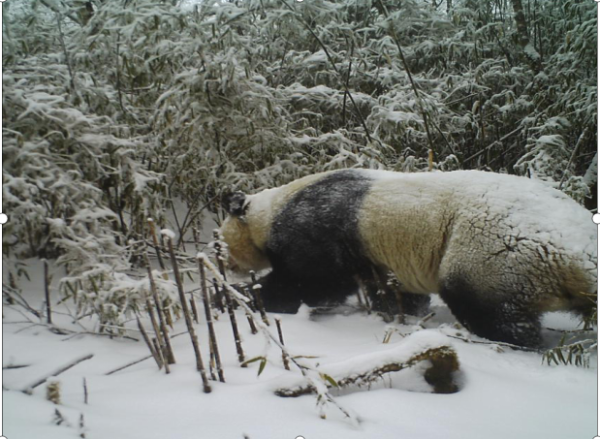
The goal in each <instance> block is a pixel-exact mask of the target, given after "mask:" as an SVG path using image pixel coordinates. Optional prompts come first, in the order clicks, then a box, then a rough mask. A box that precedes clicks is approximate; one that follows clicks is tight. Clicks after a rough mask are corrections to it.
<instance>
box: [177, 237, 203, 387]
mask: <svg viewBox="0 0 600 439" xmlns="http://www.w3.org/2000/svg"><path fill="white" fill-rule="evenodd" d="M167 245H168V248H169V255H170V256H171V264H172V265H173V275H174V276H175V283H176V284H177V291H178V292H179V301H180V302H181V310H182V312H183V316H184V318H185V324H186V326H187V329H188V333H189V334H190V339H191V341H192V346H193V347H194V354H195V355H196V369H197V370H198V372H200V376H201V377H202V383H203V386H204V393H210V392H211V390H212V389H211V387H210V384H209V382H208V377H207V376H206V370H205V369H204V364H203V362H202V354H201V353H200V344H199V342H198V337H197V336H196V331H195V330H194V325H193V323H192V318H191V317H190V311H189V309H188V306H187V302H186V300H185V293H184V291H183V283H182V281H181V275H180V273H179V265H178V264H177V258H176V257H175V249H174V248H173V240H172V239H171V238H170V237H167Z"/></svg>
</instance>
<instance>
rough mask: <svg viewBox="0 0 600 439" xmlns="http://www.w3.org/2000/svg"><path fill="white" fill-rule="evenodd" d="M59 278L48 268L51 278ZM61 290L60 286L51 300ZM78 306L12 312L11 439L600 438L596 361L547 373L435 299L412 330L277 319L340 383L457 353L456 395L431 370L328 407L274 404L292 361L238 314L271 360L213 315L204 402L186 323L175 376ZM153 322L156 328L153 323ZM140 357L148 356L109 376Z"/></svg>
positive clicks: (298, 380)
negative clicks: (215, 359) (436, 387)
mask: <svg viewBox="0 0 600 439" xmlns="http://www.w3.org/2000/svg"><path fill="white" fill-rule="evenodd" d="M5 268H6V267H5ZM6 271H7V270H6V269H5V272H6ZM27 271H28V273H29V274H30V280H20V281H19V287H20V289H21V290H22V293H21V295H22V298H21V299H22V300H25V301H27V303H28V305H29V306H30V307H31V308H33V309H35V310H38V311H39V312H40V315H43V310H44V309H45V308H44V306H45V305H44V303H43V296H44V295H43V294H42V291H43V290H44V280H43V278H44V276H43V272H44V270H43V264H42V263H41V262H40V261H38V260H31V261H28V264H27ZM60 271H61V269H60V268H56V267H53V266H52V265H51V266H50V272H51V274H54V276H55V277H58V276H59V275H60ZM155 273H157V274H158V271H156V270H155ZM188 284H189V285H188ZM188 284H186V287H189V289H190V290H193V288H192V286H191V285H192V283H191V282H188ZM55 293H56V292H55V291H54V290H53V288H52V284H51V289H50V294H51V297H53V299H52V302H54V303H55V302H57V301H58V300H57V298H56V296H55ZM352 302H353V301H352V299H350V303H352ZM199 307H201V304H199ZM69 308H70V304H69V303H66V302H64V303H62V304H60V305H54V307H53V311H52V317H53V324H52V325H46V324H44V322H45V317H40V318H39V319H36V318H35V317H34V316H33V315H32V314H31V313H29V312H27V311H26V310H24V309H23V307H21V306H19V305H5V306H4V313H3V317H4V322H3V335H4V337H3V338H4V356H3V378H4V380H3V404H4V407H3V415H4V416H3V427H4V429H3V434H4V436H6V437H7V438H9V439H14V438H47V439H63V438H77V437H85V438H99V439H100V438H131V439H135V438H140V439H142V438H144V439H148V438H164V437H172V438H180V439H186V438H211V439H212V438H215V439H217V438H218V439H229V438H231V439H243V438H251V439H259V438H297V437H299V436H301V437H304V438H306V439H320V438H336V437H340V438H341V437H344V438H378V439H387V438H389V439H396V438H399V437H409V438H418V439H430V438H431V439H434V438H435V439H437V438H439V437H444V438H448V439H454V438H456V439H470V438H473V439H476V438H477V439H479V438H481V437H486V438H488V439H496V438H497V439H505V438H528V439H529V438H532V439H533V438H544V439H565V438H591V437H594V435H595V432H596V382H597V381H596V372H597V357H596V355H593V356H592V357H591V358H589V367H588V368H585V367H576V366H574V365H569V366H565V365H548V364H545V363H544V361H543V357H542V355H541V354H539V353H534V352H525V351H517V350H512V349H510V348H508V347H503V346H500V345H498V344H493V343H489V342H487V341H486V340H483V339H479V338H477V337H475V336H471V335H470V334H469V333H468V332H467V331H466V330H464V329H461V328H458V327H457V325H456V324H455V320H454V318H453V317H452V315H451V314H450V313H449V311H448V309H447V308H446V307H445V305H443V304H442V302H441V301H440V300H438V299H437V297H435V296H434V300H433V306H432V309H433V311H435V313H436V314H435V316H434V317H433V318H432V319H430V320H428V321H426V322H419V321H418V320H417V319H416V318H410V317H409V318H408V319H407V321H406V322H405V324H397V323H385V322H384V321H383V320H382V319H381V318H380V317H379V316H376V315H368V314H366V313H363V312H354V311H352V310H353V307H351V306H347V307H342V308H340V310H338V313H335V314H331V313H329V314H323V315H312V316H311V313H310V310H309V309H308V308H306V307H303V308H301V309H300V311H299V313H298V314H296V315H280V316H275V315H269V316H268V317H269V321H270V322H271V326H270V327H268V330H269V331H271V332H272V334H273V335H274V336H275V337H276V336H277V332H276V329H275V325H274V319H275V318H280V320H281V327H282V332H283V337H284V342H285V346H286V347H287V350H288V352H289V353H290V355H292V356H294V357H295V358H296V361H297V362H298V363H299V364H302V365H305V366H307V367H309V368H310V369H311V370H317V371H319V372H320V373H321V374H323V375H326V376H328V377H332V378H333V379H335V380H337V379H339V378H340V377H343V376H351V375H352V374H357V373H360V372H361V371H363V370H365V368H366V369H369V368H373V367H376V366H377V365H379V364H384V363H385V362H386V360H388V359H392V360H397V361H403V359H404V360H406V359H408V358H409V357H410V356H412V355H414V354H415V353H419V352H422V351H424V350H426V349H427V348H430V347H437V346H442V345H443V346H449V347H451V348H452V349H454V350H455V352H456V354H457V356H458V360H459V366H460V369H459V371H458V372H456V373H455V377H454V380H455V382H456V384H457V385H458V388H459V390H458V392H456V393H452V394H435V393H433V392H432V388H431V386H430V385H429V384H428V383H427V382H426V381H425V380H424V378H423V371H424V369H425V368H426V367H427V361H423V362H421V363H418V364H416V365H414V366H413V367H410V368H407V369H405V370H402V371H400V372H394V373H390V374H386V375H384V376H383V377H382V379H381V380H379V381H377V382H374V383H371V384H370V385H363V386H354V387H353V386H348V387H346V388H344V389H335V388H333V389H332V390H331V391H330V396H331V397H332V401H330V402H327V403H325V404H320V403H318V401H317V398H316V396H315V395H314V394H313V395H311V394H307V395H303V396H300V397H297V398H283V397H280V396H277V395H276V394H275V391H277V390H278V389H281V388H293V387H295V386H298V385H301V384H302V382H303V380H304V379H305V378H304V377H303V375H302V373H301V372H300V370H299V369H298V368H297V367H296V366H295V365H294V364H292V365H291V367H290V369H291V370H289V371H288V370H286V369H285V368H284V366H283V361H282V355H281V350H280V349H279V347H277V345H276V344H274V343H273V341H272V340H271V341H268V340H269V339H268V338H267V337H265V336H264V334H263V333H261V332H259V333H258V334H252V333H251V331H250V328H249V325H248V324H247V319H246V316H245V313H244V311H243V310H241V309H238V310H237V311H236V317H237V322H238V326H239V331H240V335H241V339H242V347H243V350H244V354H245V358H246V359H247V360H248V359H253V358H257V357H262V358H266V359H267V362H266V363H264V364H261V363H263V362H262V361H254V362H251V363H250V364H248V365H247V367H241V366H240V363H239V360H238V354H237V352H236V347H235V343H234V338H233V335H232V331H231V325H230V322H229V318H228V315H227V313H225V314H219V313H216V314H217V315H218V320H216V321H215V322H214V327H215V332H216V336H217V339H218V342H219V348H220V354H221V361H222V365H223V373H224V378H225V383H221V382H218V381H210V386H211V388H212V391H211V393H204V392H203V385H202V380H201V376H200V374H199V372H198V371H197V370H196V359H195V356H194V351H193V349H192V345H191V342H190V337H189V336H188V334H187V331H186V327H185V323H184V321H183V318H182V319H180V320H178V321H176V322H175V324H174V327H173V329H172V331H171V334H172V340H171V342H172V347H173V351H174V355H175V358H176V364H173V365H171V366H170V373H169V374H166V373H165V370H164V368H163V369H162V370H159V369H158V367H157V364H156V363H155V362H154V360H153V359H152V358H147V357H148V348H147V346H146V345H145V344H144V342H143V341H142V340H141V336H140V334H139V332H138V331H137V327H136V325H135V324H133V323H132V324H130V325H128V327H129V328H130V330H129V331H128V332H127V336H128V337H126V338H120V339H110V338H109V337H102V336H99V335H95V334H91V332H93V331H94V325H93V322H90V321H79V322H75V323H74V322H73V318H72V317H71V316H70V315H71V313H72V312H71V311H70V309H69ZM201 311H202V310H201ZM199 314H200V318H199V323H194V327H195V330H196V333H197V335H198V337H199V344H200V349H201V353H202V355H203V357H204V359H205V363H206V362H207V361H206V359H207V358H208V345H209V340H208V331H207V330H206V319H205V318H204V313H203V312H200V313H199ZM419 323H420V324H419ZM144 324H145V327H146V328H148V327H150V322H149V321H145V322H144ZM543 324H544V327H545V328H548V329H546V330H545V331H544V335H545V337H546V340H547V342H548V344H549V345H552V344H556V343H558V341H559V339H560V336H561V335H560V334H561V333H560V330H562V329H575V328H576V327H577V326H578V324H579V322H578V321H577V320H576V319H573V318H571V317H570V316H569V315H567V314H561V313H553V314H549V315H547V316H546V317H545V318H544V321H543ZM58 328H60V330H58ZM86 328H88V329H89V332H90V334H86ZM550 328H551V329H550ZM134 339H135V340H138V341H135V340H134ZM83 358H87V359H86V360H84V361H81V362H79V363H77V364H76V365H74V366H73V367H71V368H70V369H68V370H66V371H64V372H62V373H59V374H58V375H57V376H52V375H53V374H56V373H57V372H59V371H60V370H61V369H63V368H64V366H67V365H69V364H72V363H73V362H74V361H76V360H80V359H83ZM142 358H147V359H146V360H144V361H141V362H139V363H136V364H134V365H131V366H129V367H126V368H124V369H122V370H120V371H117V372H114V373H111V374H110V375H108V373H109V372H111V371H114V370H115V369H118V368H120V367H122V366H125V365H128V364H130V363H132V362H135V361H137V360H140V359H142ZM261 368H264V369H263V370H262V373H260V375H259V369H261ZM46 377H47V380H46V382H44V383H43V384H41V385H39V386H36V387H35V388H33V390H32V391H31V390H30V391H29V392H26V391H27V389H31V387H32V386H33V385H35V384H36V382H38V381H39V380H40V379H43V378H46ZM55 383H58V385H56V384H55ZM53 386H54V387H58V389H59V390H58V391H57V392H58V399H59V401H58V404H55V403H53V402H51V401H50V400H48V396H49V394H50V391H49V390H48V389H49V388H50V389H51V388H53Z"/></svg>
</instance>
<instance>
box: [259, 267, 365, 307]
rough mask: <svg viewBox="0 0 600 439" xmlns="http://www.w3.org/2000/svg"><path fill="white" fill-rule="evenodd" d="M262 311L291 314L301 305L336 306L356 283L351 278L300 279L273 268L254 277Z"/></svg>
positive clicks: (351, 290)
mask: <svg viewBox="0 0 600 439" xmlns="http://www.w3.org/2000/svg"><path fill="white" fill-rule="evenodd" d="M257 283H258V284H260V285H261V286H262V288H261V295H262V299H263V303H264V305H265V310H266V311H268V312H277V313H285V314H294V313H296V312H297V311H298V308H300V305H301V304H303V303H304V304H306V305H308V306H310V307H317V306H333V305H339V304H341V303H343V302H344V300H345V299H346V298H347V297H348V296H349V295H350V294H351V293H353V292H356V290H357V288H358V285H357V284H356V282H355V281H354V279H352V278H350V277H340V278H336V279H333V280H332V279H312V278H308V279H301V278H298V277H296V276H293V275H291V274H289V273H287V272H281V271H278V270H273V271H271V272H270V273H268V274H267V275H266V276H264V277H262V278H260V279H258V280H257Z"/></svg>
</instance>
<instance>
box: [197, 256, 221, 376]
mask: <svg viewBox="0 0 600 439" xmlns="http://www.w3.org/2000/svg"><path fill="white" fill-rule="evenodd" d="M198 270H199V271H200V288H201V290H202V301H203V302H204V313H205V315H206V325H207V326H208V339H209V341H210V348H211V352H212V355H213V357H214V360H215V366H216V369H217V374H218V376H219V381H221V382H222V383H224V382H225V377H224V375H223V367H222V366H221V355H220V354H219V345H218V343H217V335H216V333H215V328H214V324H213V318H212V312H211V308H210V300H209V297H208V288H207V285H206V271H205V270H204V264H203V263H202V260H201V259H200V258H198Z"/></svg>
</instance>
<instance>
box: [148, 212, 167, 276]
mask: <svg viewBox="0 0 600 439" xmlns="http://www.w3.org/2000/svg"><path fill="white" fill-rule="evenodd" d="M148 226H150V235H151V236H152V243H153V244H154V250H155V251H156V257H157V258H158V265H160V269H161V270H162V276H163V278H164V279H165V280H168V279H169V275H168V274H167V269H166V267H165V262H164V261H163V258H162V256H161V254H160V244H159V242H158V237H157V236H156V227H155V225H154V220H153V219H152V218H148Z"/></svg>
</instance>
